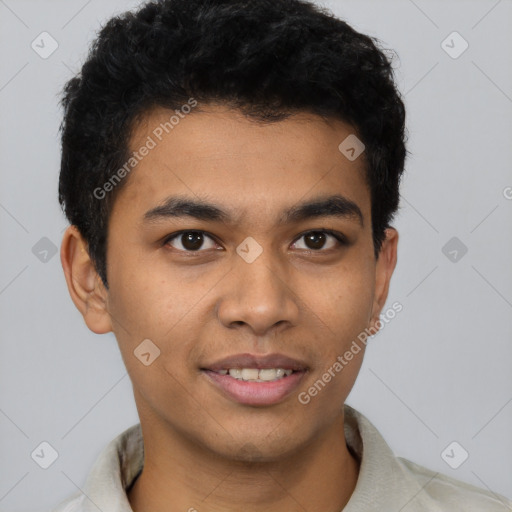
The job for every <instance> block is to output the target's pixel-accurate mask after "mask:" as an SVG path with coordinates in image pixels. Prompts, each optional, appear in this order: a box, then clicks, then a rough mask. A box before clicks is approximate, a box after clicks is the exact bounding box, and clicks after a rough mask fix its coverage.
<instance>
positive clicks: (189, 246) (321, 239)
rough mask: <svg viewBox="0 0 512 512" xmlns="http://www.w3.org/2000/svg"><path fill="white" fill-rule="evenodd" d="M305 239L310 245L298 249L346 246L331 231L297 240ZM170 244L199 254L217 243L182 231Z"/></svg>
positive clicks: (344, 240)
mask: <svg viewBox="0 0 512 512" xmlns="http://www.w3.org/2000/svg"><path fill="white" fill-rule="evenodd" d="M329 237H330V238H331V244H330V246H329V247H325V244H326V241H327V240H328V238H329ZM301 239H304V240H305V242H306V243H307V244H308V245H307V246H305V247H296V248H298V249H305V250H309V251H311V250H312V251H318V250H319V249H326V250H328V249H333V248H334V247H336V245H346V244H347V242H346V239H345V237H344V236H343V235H342V234H341V233H335V232H331V231H325V230H324V231H308V232H307V233H304V234H302V235H301V236H300V237H299V238H298V239H297V240H301ZM175 240H177V241H178V245H179V246H181V247H179V246H178V247H176V246H174V245H173V244H172V242H173V241H175ZM205 240H210V244H211V245H210V247H206V248H205V247H203V245H204V242H205ZM167 244H170V245H171V246H173V247H174V248H175V249H178V250H180V251H185V252H198V251H199V249H201V248H203V249H214V248H215V245H216V243H215V241H214V240H213V238H212V237H211V236H209V235H207V234H206V233H205V232H204V231H182V232H180V233H175V234H174V235H171V236H170V237H168V238H167V239H166V240H165V242H164V245H167ZM297 244H298V241H296V242H294V244H293V245H297Z"/></svg>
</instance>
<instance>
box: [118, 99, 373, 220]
mask: <svg viewBox="0 0 512 512" xmlns="http://www.w3.org/2000/svg"><path fill="white" fill-rule="evenodd" d="M354 132H355V130H354V129H353V128H352V127H351V126H350V125H348V124H345V123H343V122H342V121H338V120H325V119H323V118H321V117H319V116H316V115H314V114H309V113H300V114H295V115H292V116H290V117H289V118H287V119H285V120H282V121H277V122H273V123H261V122H257V121H254V120H251V119H248V118H246V117H245V116H244V115H243V114H241V113H240V112H239V111H237V110H231V109H228V108H227V107H225V106H222V105H208V106H207V107H203V106H200V107H199V108H196V110H194V111H193V112H192V113H190V114H188V115H183V114H182V115H181V116H177V115H175V112H174V111H170V110H167V109H155V110H153V111H151V112H148V113H146V115H145V116H144V117H143V118H142V119H141V120H140V121H139V122H138V124H136V125H135V126H134V130H133V133H132V137H131V139H130V143H129V149H130V154H131V155H133V154H134V152H135V153H139V155H138V158H139V159H138V160H137V163H136V165H135V166H134V167H133V168H132V170H131V171H130V173H129V175H128V176H127V177H126V178H125V179H126V180H127V182H126V183H125V184H124V187H123V189H122V190H121V191H120V194H119V197H118V198H117V200H116V204H117V203H119V204H118V206H117V208H118V209H119V208H129V210H130V212H129V214H134V213H135V212H137V213H138V215H139V217H140V216H141V215H143V213H144V212H146V211H147V210H148V209H150V208H154V207H155V206H157V205H158V204H159V203H162V202H163V201H164V200H165V199H166V198H167V197H169V196H171V195H176V194H178V195H181V196H188V197H191V198H192V197H195V198H196V199H199V198H201V199H206V198H208V199H210V200H211V199H214V200H215V203H216V204H224V205H225V206H226V208H225V209H226V211H232V212H233V213H235V212H236V213H238V215H239V216H245V214H248V213H249V211H250V210H254V209H255V210H256V211H257V212H259V217H260V218H263V217H264V215H265V214H269V215H273V216H274V217H275V216H276V215H277V214H278V212H281V211H282V209H283V208H284V207H285V206H288V207H291V206H292V205H293V204H294V203H297V202H298V201H299V200H305V199H308V198H309V197H311V198H313V197H318V196H326V195H327V194H342V195H343V196H345V197H347V198H349V199H350V200H352V201H353V202H354V203H356V204H357V205H358V206H359V208H360V209H361V211H362V212H363V215H364V217H366V216H368V215H369V212H370V196H369V189H368V187H367V184H366V180H365V177H364V176H365V167H364V166H365V160H364V153H363V154H362V155H361V156H360V157H359V158H357V159H356V160H354V161H350V160H349V159H347V158H346V157H345V156H344V155H343V154H342V153H341V152H340V150H339V145H340V144H341V143H342V142H343V141H344V140H345V139H346V138H347V137H348V136H351V135H352V136H353V134H354ZM144 147H146V148H151V149H150V150H147V149H146V150H145V151H143V148H144ZM142 152H143V153H144V154H145V156H143V157H141V156H140V154H141V153H142ZM115 208H116V205H114V209H115ZM143 210H144V211H143Z"/></svg>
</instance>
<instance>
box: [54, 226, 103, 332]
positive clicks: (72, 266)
mask: <svg viewBox="0 0 512 512" xmlns="http://www.w3.org/2000/svg"><path fill="white" fill-rule="evenodd" d="M60 261H61V263H62V268H63V270H64V276H65V277H66V283H67V285H68V291H69V294H70V296H71V299H72V300H73V302H74V304H75V306H76V307H77V309H78V311H80V313H82V316H83V317H84V320H85V323H86V324H87V327H89V329H90V330H91V331H92V332H95V333H96V334H105V333H107V332H110V331H111V330H112V324H111V321H110V314H109V312H108V310H107V299H108V290H107V289H106V288H105V286H104V284H103V282H102V280H101V277H100V276H99V275H98V273H97V272H96V269H95V268H94V265H93V262H92V260H91V259H90V257H89V253H88V251H87V243H86V242H85V240H84V239H83V237H82V235H81V233H80V232H79V231H78V228H77V227H76V226H74V225H72V226H69V227H68V228H67V229H66V232H65V233H64V237H63V239H62V244H61V248H60Z"/></svg>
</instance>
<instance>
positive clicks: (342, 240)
mask: <svg viewBox="0 0 512 512" xmlns="http://www.w3.org/2000/svg"><path fill="white" fill-rule="evenodd" d="M185 233H201V234H203V235H206V236H208V238H211V239H212V240H213V241H214V242H215V243H218V242H217V240H216V237H214V236H213V235H211V234H210V233H208V232H207V231H202V230H200V229H188V230H182V231H177V232H176V233H172V234H171V235H169V236H168V237H166V238H165V239H164V241H163V243H162V245H163V246H166V245H167V244H168V243H169V242H171V241H172V240H174V239H175V238H177V237H179V236H180V235H183V234H185ZM310 233H324V234H327V235H331V236H332V237H334V238H335V239H336V240H337V242H338V244H339V246H340V247H345V246H347V245H349V242H348V240H347V238H346V236H345V235H344V234H343V233H340V232H338V231H333V230H332V229H311V230H309V231H305V232H303V233H301V234H300V235H298V236H297V238H296V239H295V240H294V242H293V243H296V242H298V241H299V240H300V239H301V238H303V237H304V236H306V235H309V234H310ZM340 247H339V248H340ZM173 249H174V248H173ZM333 249H335V248H331V249H316V250H315V249H301V250H302V251H308V252H313V253H322V252H330V251H332V250H333ZM175 250H176V251H178V252H181V253H186V254H192V255H194V254H198V253H201V252H205V251H204V250H201V249H199V250H197V251H190V250H182V249H175Z"/></svg>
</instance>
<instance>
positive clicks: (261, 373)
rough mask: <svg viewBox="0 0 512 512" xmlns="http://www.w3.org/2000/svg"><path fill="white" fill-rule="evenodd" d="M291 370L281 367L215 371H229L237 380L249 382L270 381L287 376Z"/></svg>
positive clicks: (223, 373)
mask: <svg viewBox="0 0 512 512" xmlns="http://www.w3.org/2000/svg"><path fill="white" fill-rule="evenodd" d="M292 371H293V370H284V369H283V368H262V369H261V370H258V369H257V368H230V369H229V370H220V371H218V372H217V373H220V374H221V375H226V374H227V373H229V375H230V377H233V378H235V379H238V380H245V381H250V382H270V381H273V380H277V379H282V378H283V377H285V376H286V377H288V376H289V375H291V374H292Z"/></svg>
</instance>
